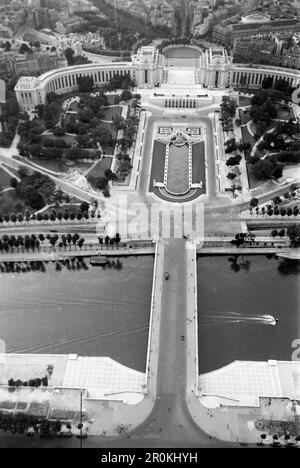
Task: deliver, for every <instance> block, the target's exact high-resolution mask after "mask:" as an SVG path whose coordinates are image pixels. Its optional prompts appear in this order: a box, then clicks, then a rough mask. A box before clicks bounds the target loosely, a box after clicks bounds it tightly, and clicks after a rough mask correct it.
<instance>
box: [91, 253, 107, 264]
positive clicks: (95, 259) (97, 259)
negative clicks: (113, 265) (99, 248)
mask: <svg viewBox="0 0 300 468" xmlns="http://www.w3.org/2000/svg"><path fill="white" fill-rule="evenodd" d="M90 264H91V265H92V266H105V265H107V264H108V258H107V257H104V256H102V255H99V256H98V257H92V258H91V260H90Z"/></svg>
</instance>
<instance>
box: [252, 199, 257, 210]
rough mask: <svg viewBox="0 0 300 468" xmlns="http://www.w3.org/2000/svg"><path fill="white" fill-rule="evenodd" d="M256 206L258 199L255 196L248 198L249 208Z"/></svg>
mask: <svg viewBox="0 0 300 468" xmlns="http://www.w3.org/2000/svg"><path fill="white" fill-rule="evenodd" d="M257 206H258V199H257V198H252V199H251V200H250V208H255V207H257Z"/></svg>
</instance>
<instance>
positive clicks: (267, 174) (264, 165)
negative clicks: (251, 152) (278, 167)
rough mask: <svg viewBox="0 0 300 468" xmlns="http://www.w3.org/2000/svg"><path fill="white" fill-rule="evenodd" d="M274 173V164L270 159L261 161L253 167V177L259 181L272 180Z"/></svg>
mask: <svg viewBox="0 0 300 468" xmlns="http://www.w3.org/2000/svg"><path fill="white" fill-rule="evenodd" d="M273 171H274V164H273V163H272V162H271V161H270V160H268V159H261V160H260V161H258V162H257V163H256V164H254V165H253V175H254V177H255V178H256V179H258V180H266V179H271V178H272V177H273Z"/></svg>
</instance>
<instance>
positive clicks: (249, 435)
mask: <svg viewBox="0 0 300 468" xmlns="http://www.w3.org/2000/svg"><path fill="white" fill-rule="evenodd" d="M201 250H204V252H205V249H197V248H196V245H194V246H193V245H192V244H191V245H190V248H189V249H188V251H187V254H188V264H187V278H188V291H187V295H188V297H187V300H188V309H187V313H188V317H187V402H188V408H189V411H190V414H191V416H192V418H193V420H194V422H195V423H196V424H197V426H198V427H199V428H200V429H202V430H203V431H204V432H206V433H207V434H209V435H210V437H215V438H217V439H219V440H223V441H227V442H234V443H239V444H242V445H245V444H246V445H247V444H249V445H274V444H277V446H300V444H299V441H298V440H297V436H299V422H298V418H299V416H298V415H299V411H300V401H299V386H298V384H297V379H296V380H295V377H298V376H299V375H300V365H299V363H297V362H296V361H274V360H269V361H267V362H255V361H235V362H233V363H231V364H229V365H227V366H225V367H223V368H221V369H217V370H214V371H212V372H208V373H207V374H201V375H199V362H200V363H201V359H202V356H201V354H200V355H199V354H198V349H199V346H198V344H199V343H198V340H199V334H198V298H197V295H198V293H197V285H198V284H199V282H201V278H197V262H201V256H200V257H198V260H197V256H198V252H199V251H201ZM231 250H232V249H231ZM234 250H235V249H234ZM239 250H240V251H243V250H244V249H239ZM249 250H250V249H249ZM263 251H264V253H266V252H265V249H263ZM213 252H214V249H213ZM259 252H260V250H259ZM260 253H261V252H260ZM223 254H225V253H223ZM240 254H241V253H240ZM250 254H252V250H251V251H250ZM226 255H228V251H227V250H226ZM193 291H196V294H193ZM287 434H289V436H290V438H286V435H287ZM262 436H263V437H262ZM274 437H275V439H274Z"/></svg>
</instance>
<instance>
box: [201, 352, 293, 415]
mask: <svg viewBox="0 0 300 468" xmlns="http://www.w3.org/2000/svg"><path fill="white" fill-rule="evenodd" d="M199 391H200V393H201V395H203V396H210V397H217V398H219V399H220V402H222V403H223V404H225V405H232V406H258V405H259V398H262V397H267V398H289V399H292V400H299V399H300V362H296V361H271V360H270V361H267V362H252V361H235V362H233V363H232V364H229V365H228V366H225V367H222V368H221V369H218V370H216V371H213V372H209V373H207V374H203V375H200V377H199Z"/></svg>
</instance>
